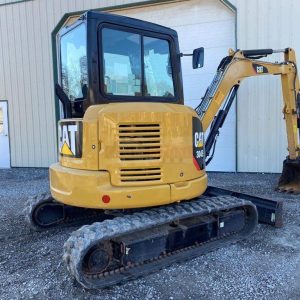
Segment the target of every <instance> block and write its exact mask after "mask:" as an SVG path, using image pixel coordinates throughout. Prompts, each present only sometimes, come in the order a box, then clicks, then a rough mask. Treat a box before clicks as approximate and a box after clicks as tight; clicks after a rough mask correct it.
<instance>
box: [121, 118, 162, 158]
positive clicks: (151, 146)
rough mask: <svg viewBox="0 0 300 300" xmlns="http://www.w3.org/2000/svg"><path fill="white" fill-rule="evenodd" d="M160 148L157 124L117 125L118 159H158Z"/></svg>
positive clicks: (158, 126)
mask: <svg viewBox="0 0 300 300" xmlns="http://www.w3.org/2000/svg"><path fill="white" fill-rule="evenodd" d="M160 150H161V137H160V125H159V124H122V125H119V157H120V160H122V161H127V160H130V161H132V160H159V159H160V158H161V151H160Z"/></svg>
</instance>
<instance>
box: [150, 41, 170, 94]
mask: <svg viewBox="0 0 300 300" xmlns="http://www.w3.org/2000/svg"><path fill="white" fill-rule="evenodd" d="M144 68H145V90H146V91H145V92H146V96H159V97H174V86H173V79H172V67H171V60H170V51H169V42H168V41H166V40H162V39H157V38H151V37H146V36H145V37H144Z"/></svg>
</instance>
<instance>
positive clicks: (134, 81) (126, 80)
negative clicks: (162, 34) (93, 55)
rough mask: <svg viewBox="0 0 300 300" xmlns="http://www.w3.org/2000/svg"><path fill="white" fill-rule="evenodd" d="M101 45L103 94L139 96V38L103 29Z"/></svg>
mask: <svg viewBox="0 0 300 300" xmlns="http://www.w3.org/2000/svg"><path fill="white" fill-rule="evenodd" d="M102 45H103V65H104V92H105V93H106V94H110V95H124V96H140V95H141V93H142V86H141V84H142V83H141V77H142V70H141V36H140V35H138V34H135V33H130V32H125V31H119V30H114V29H109V28H104V29H103V32H102Z"/></svg>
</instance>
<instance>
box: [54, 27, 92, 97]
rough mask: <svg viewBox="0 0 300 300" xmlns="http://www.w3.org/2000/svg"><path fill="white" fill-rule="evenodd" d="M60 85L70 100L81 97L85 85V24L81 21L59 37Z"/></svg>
mask: <svg viewBox="0 0 300 300" xmlns="http://www.w3.org/2000/svg"><path fill="white" fill-rule="evenodd" d="M60 50H61V85H62V88H63V90H64V92H65V93H66V94H67V95H68V97H69V99H70V100H71V101H76V99H78V98H81V97H83V93H82V89H83V87H84V85H87V78H88V74H87V57H86V25H85V24H84V23H82V24H81V25H79V26H77V27H76V28H74V29H73V30H71V31H69V32H67V33H66V34H65V35H63V36H62V37H61V49H60Z"/></svg>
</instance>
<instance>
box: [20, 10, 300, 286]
mask: <svg viewBox="0 0 300 300" xmlns="http://www.w3.org/2000/svg"><path fill="white" fill-rule="evenodd" d="M57 45H58V62H59V82H58V83H57V84H56V86H55V91H56V96H57V98H58V99H59V100H60V101H61V107H62V108H63V115H64V117H63V118H62V119H61V120H60V121H59V124H58V135H59V163H55V164H53V165H51V166H50V190H51V194H43V195H41V196H37V197H35V198H32V199H30V200H29V202H28V205H27V208H26V210H27V212H26V214H27V219H28V221H29V223H30V225H31V226H32V227H34V228H35V229H38V230H41V229H44V228H49V227H51V226H54V225H57V224H63V223H67V222H73V221H74V220H76V219H77V218H82V217H86V216H88V217H95V216H96V219H97V218H98V219H97V220H98V221H97V222H94V223H92V224H90V225H85V226H83V227H81V228H79V229H78V230H76V231H75V232H73V233H72V234H71V236H70V238H69V239H68V240H67V241H66V243H65V245H64V255H63V257H64V261H65V263H66V265H67V268H68V270H69V272H70V273H71V275H72V276H73V277H75V278H76V280H77V281H78V282H79V283H80V284H82V285H83V286H84V287H86V288H103V287H107V286H110V285H114V284H117V283H119V282H124V281H126V280H129V279H133V278H136V277H138V276H141V275H144V274H147V273H149V272H153V271H155V270H157V269H159V268H162V267H165V266H167V265H170V264H172V263H174V262H178V261H181V260H184V259H190V258H192V257H195V256H198V255H200V254H201V253H205V252H207V251H210V250H213V249H216V248H218V247H221V246H224V245H226V244H228V243H232V242H234V241H237V240H240V239H243V238H245V237H247V236H248V235H249V234H250V233H252V232H253V230H254V229H255V227H256V225H257V222H258V221H266V222H269V223H270V222H273V223H274V222H275V223H276V221H278V219H276V220H275V218H276V214H275V213H271V214H269V215H268V211H266V210H263V209H265V207H266V203H269V202H268V201H271V200H267V199H262V198H259V197H256V196H249V195H244V194H241V193H236V192H230V191H227V190H221V189H218V188H214V187H208V185H207V174H206V172H205V166H206V165H207V164H208V163H209V162H210V160H211V158H212V154H211V152H213V148H214V146H215V141H216V137H217V135H218V134H219V129H220V128H221V127H222V125H223V123H224V121H225V119H226V116H227V113H228V111H229V109H230V107H231V105H232V103H233V101H234V99H235V95H236V93H237V90H238V88H239V86H240V84H241V82H242V80H243V79H245V78H247V77H252V76H261V75H279V76H280V77H281V81H282V91H283V114H284V119H285V123H286V132H287V142H288V152H289V154H288V156H287V158H286V160H285V161H284V163H283V172H282V175H281V177H280V180H279V184H278V189H279V190H280V191H282V192H293V193H300V159H299V157H300V145H299V127H300V87H299V79H298V76H297V66H296V58H295V52H294V50H293V49H291V48H285V49H282V50H272V49H259V50H243V51H242V50H237V51H233V50H229V54H228V56H226V57H225V58H224V59H223V60H222V61H221V62H220V64H219V66H218V68H217V72H216V75H215V77H214V78H213V81H212V83H211V84H210V85H209V87H208V88H207V90H206V93H205V95H204V96H203V98H202V100H201V102H200V104H199V106H198V107H196V109H192V108H190V107H188V106H185V105H184V98H183V85H182V71H181V63H180V60H181V57H182V56H184V54H182V53H180V51H179V44H178V36H177V33H176V31H174V30H172V29H170V28H167V27H163V26H160V25H156V24H153V23H149V22H145V21H141V20H137V19H132V18H128V17H123V16H117V15H113V14H107V13H99V12H93V11H88V12H86V13H84V14H83V15H81V16H80V17H79V18H78V19H77V20H76V21H74V22H73V23H72V24H64V25H63V26H62V28H61V29H60V31H59V33H58V35H57ZM277 52H282V53H283V56H284V59H283V61H282V62H276V63H271V62H265V61H262V60H260V59H261V58H263V57H266V56H269V55H271V54H273V53H277ZM191 56H192V64H193V68H194V69H197V68H200V67H202V66H203V57H204V49H203V48H198V49H195V50H194V51H193V54H191ZM209 129H210V130H209ZM208 130H209V134H208V136H207V139H206V141H205V140H204V133H205V132H206V131H208ZM262 202H263V203H264V204H263V205H262ZM269 212H270V211H269ZM264 218H265V219H264ZM267 219H268V220H267Z"/></svg>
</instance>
